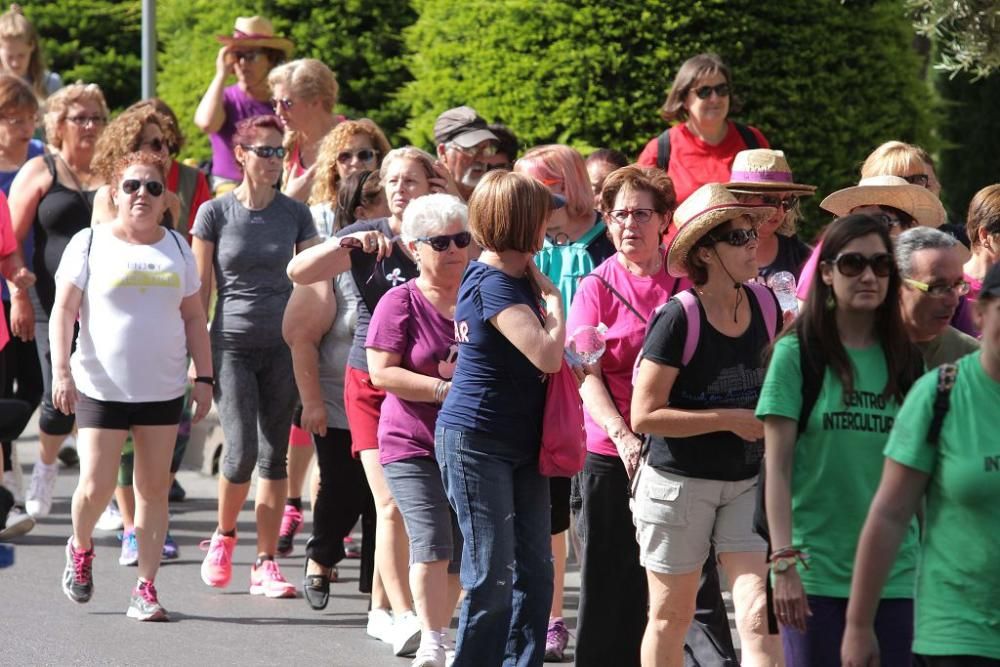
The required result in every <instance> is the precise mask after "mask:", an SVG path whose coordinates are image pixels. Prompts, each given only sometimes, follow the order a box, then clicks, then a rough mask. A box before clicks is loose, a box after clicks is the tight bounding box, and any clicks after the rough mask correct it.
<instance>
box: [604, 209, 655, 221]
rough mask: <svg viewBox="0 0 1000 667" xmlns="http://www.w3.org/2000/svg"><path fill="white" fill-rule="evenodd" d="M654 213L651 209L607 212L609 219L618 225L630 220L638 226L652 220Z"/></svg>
mask: <svg viewBox="0 0 1000 667" xmlns="http://www.w3.org/2000/svg"><path fill="white" fill-rule="evenodd" d="M654 213H656V211H654V210H653V209H651V208H620V209H618V210H616V211H608V215H609V216H611V219H612V220H614V221H615V222H617V223H618V224H620V225H624V224H625V223H626V222H628V219H629V218H632V219H633V220H635V221H636V222H637V223H638V224H640V225H644V224H646V223H647V222H649V221H650V220H651V219H652V218H653V214H654Z"/></svg>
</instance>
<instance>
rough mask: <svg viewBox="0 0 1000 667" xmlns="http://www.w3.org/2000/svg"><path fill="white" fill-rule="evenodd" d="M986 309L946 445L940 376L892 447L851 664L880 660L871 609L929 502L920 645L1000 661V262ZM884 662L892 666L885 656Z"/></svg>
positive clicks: (859, 571)
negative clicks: (939, 408)
mask: <svg viewBox="0 0 1000 667" xmlns="http://www.w3.org/2000/svg"><path fill="white" fill-rule="evenodd" d="M976 310H977V311H978V314H979V316H980V324H981V326H982V332H983V338H982V348H981V350H980V351H979V352H973V353H972V354H969V355H967V356H965V357H962V358H961V359H959V361H958V363H957V373H956V375H955V378H954V385H953V386H952V388H951V391H950V394H949V406H950V407H949V409H948V412H947V414H946V416H945V419H944V420H943V421H942V422H941V423H940V427H941V430H940V436H939V438H938V439H937V443H936V444H930V443H928V442H927V440H928V437H927V434H928V432H929V430H930V424H931V422H932V420H933V418H934V412H935V410H934V403H935V401H936V397H937V394H938V373H937V372H936V371H935V372H931V373H928V374H927V375H925V376H924V377H922V378H921V379H920V381H919V382H917V384H916V385H915V386H914V387H913V390H912V391H911V392H910V393H909V395H908V396H907V397H906V403H905V404H904V405H903V407H902V409H901V410H900V412H899V419H898V420H897V421H896V426H894V427H893V429H892V434H891V435H890V436H889V443H888V444H887V445H886V448H885V455H886V457H887V458H886V461H885V469H884V471H883V473H882V481H881V483H880V484H879V487H878V493H877V494H876V495H875V500H874V501H873V502H872V507H871V512H870V513H869V514H868V520H867V521H866V522H865V527H864V531H862V533H861V539H860V541H859V543H858V557H857V562H856V565H855V568H854V570H855V575H854V581H853V585H852V588H851V604H850V606H849V607H848V610H847V630H846V631H845V633H844V642H843V648H842V655H843V664H844V665H847V666H851V665H856V666H862V665H863V666H867V665H873V664H876V660H877V659H878V653H879V648H880V647H879V646H878V645H877V644H876V642H875V641H874V638H873V636H872V635H873V633H872V610H873V608H874V607H875V602H876V598H877V595H878V592H879V591H880V590H881V589H882V587H883V586H884V582H885V580H886V574H887V572H888V570H889V568H890V565H891V563H892V558H893V556H894V555H895V553H896V550H897V549H898V547H899V544H900V542H901V540H902V537H903V534H904V533H905V531H906V527H907V525H908V524H909V523H910V522H911V518H912V516H913V514H914V512H916V511H917V509H918V508H919V507H920V505H921V501H922V500H923V501H926V505H925V507H926V510H925V513H924V516H925V518H926V522H925V525H924V533H923V537H922V540H921V543H920V572H919V573H918V576H917V585H916V594H915V597H916V604H915V606H916V632H915V638H914V642H913V651H914V652H915V653H918V654H920V655H922V656H923V658H924V664H926V665H928V666H929V667H985V666H988V665H993V666H996V665H1000V610H998V607H997V603H996V595H997V590H998V589H1000V574H998V573H997V567H996V564H997V561H998V560H1000V542H998V541H997V535H1000V514H998V513H997V511H996V508H997V505H998V504H1000V484H998V483H997V482H998V481H1000V441H998V440H997V437H996V433H997V429H998V428H1000V417H998V416H997V411H996V406H997V405H1000V265H996V266H994V267H993V268H991V269H990V270H989V272H988V273H987V274H986V279H985V280H984V281H983V288H982V291H981V292H980V293H979V300H978V301H977V302H976ZM881 664H883V665H888V664H893V663H891V662H889V661H887V660H886V659H885V658H884V657H883V658H882V659H881Z"/></svg>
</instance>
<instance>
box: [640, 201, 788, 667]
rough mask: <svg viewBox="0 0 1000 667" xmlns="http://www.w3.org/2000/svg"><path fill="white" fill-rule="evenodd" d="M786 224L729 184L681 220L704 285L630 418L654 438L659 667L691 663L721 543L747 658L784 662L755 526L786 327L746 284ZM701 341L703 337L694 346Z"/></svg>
mask: <svg viewBox="0 0 1000 667" xmlns="http://www.w3.org/2000/svg"><path fill="white" fill-rule="evenodd" d="M774 213H775V210H774V209H773V208H771V207H766V206H747V205H743V204H740V203H739V202H738V201H737V200H736V198H735V197H734V196H733V195H732V194H731V193H730V192H729V191H728V190H727V189H726V188H725V186H724V185H721V184H718V183H710V184H708V185H704V186H702V187H701V188H699V189H698V190H696V191H695V192H694V193H693V194H692V195H691V196H690V197H689V198H688V199H687V200H685V201H684V203H683V204H681V205H680V206H679V207H678V208H677V211H676V212H675V213H674V222H675V224H676V225H677V226H678V231H677V235H676V236H675V237H674V239H673V241H672V242H671V244H670V248H669V250H668V252H667V271H668V272H669V273H670V274H671V275H673V276H676V277H688V278H690V279H691V281H692V282H693V283H694V285H695V286H694V288H693V289H692V290H689V291H688V292H687V293H682V294H681V295H678V296H677V297H674V298H673V299H671V300H670V301H669V302H667V304H666V305H665V306H664V307H663V308H661V309H660V310H659V311H657V313H656V314H655V315H654V316H653V318H652V322H651V323H650V325H649V330H648V332H647V334H646V339H645V341H644V342H643V348H642V352H641V354H640V356H639V363H638V368H637V377H636V382H635V392H634V394H633V397H632V410H631V413H632V414H631V416H632V426H633V428H634V430H635V431H636V432H638V433H646V434H649V435H650V436H651V437H650V438H649V439H648V442H649V451H648V454H647V455H646V457H645V461H644V464H643V466H642V468H641V469H640V471H639V472H638V473H637V477H636V480H635V485H634V487H633V488H634V490H635V506H634V519H633V520H634V522H635V525H636V538H637V540H638V541H639V559H640V563H641V564H642V565H643V566H644V567H645V568H646V572H647V580H648V584H649V603H650V608H649V621H648V624H647V626H646V632H645V635H644V637H643V642H642V664H643V665H644V666H646V667H652V666H653V665H669V666H671V667H673V666H675V665H676V666H679V665H681V664H683V644H684V635H685V632H686V630H687V627H688V624H689V623H690V621H691V617H692V616H693V614H694V606H695V595H696V593H697V589H698V581H699V575H700V573H701V568H702V564H703V563H704V562H705V559H706V558H707V557H708V555H709V549H710V547H711V546H712V545H713V544H714V546H715V549H716V551H717V553H718V555H719V562H720V563H721V565H722V566H723V568H724V569H725V570H726V573H727V575H728V579H729V581H730V582H732V584H733V601H734V604H735V606H736V625H737V630H738V631H739V634H740V640H741V644H742V648H743V656H744V659H745V660H746V661H747V663H748V664H779V663H780V660H781V647H780V645H779V642H778V640H777V638H776V637H771V636H768V635H767V634H766V627H767V624H766V623H765V621H764V607H765V604H764V597H765V593H764V577H765V576H766V574H767V563H766V561H765V558H764V554H765V552H766V551H767V545H766V544H765V542H764V540H763V539H761V538H760V537H759V536H758V535H756V534H755V533H754V532H753V528H752V524H753V521H752V518H753V512H754V504H755V500H754V496H755V491H754V490H755V487H756V483H757V472H758V469H759V467H760V460H761V456H762V453H763V443H762V441H761V438H762V437H763V427H762V426H761V424H760V422H758V421H756V420H755V419H754V416H753V407H754V405H755V404H756V402H757V394H758V392H759V391H760V386H761V383H762V382H763V380H764V365H763V360H762V355H761V351H762V350H763V349H764V348H765V347H766V346H767V345H768V343H769V339H770V337H771V336H772V335H773V333H774V332H775V331H776V330H777V329H779V328H780V326H781V315H780V310H779V308H778V304H777V301H776V299H775V298H774V295H773V294H771V293H770V292H768V291H767V289H766V288H764V287H763V286H760V285H753V286H748V285H744V281H748V280H751V279H753V278H755V277H756V276H757V242H756V241H757V226H758V225H759V224H760V223H762V222H763V221H765V220H768V219H770V218H771V217H772V216H773V215H774ZM685 294H686V295H687V296H685ZM692 297H693V298H692ZM688 312H692V313H697V321H689V320H688V315H687V313H688ZM772 318H773V319H772ZM692 331H698V332H699V334H698V335H697V337H696V338H694V339H693V341H694V342H695V343H696V344H695V345H692V344H691V343H692V339H691V338H689V337H688V335H689V332H692Z"/></svg>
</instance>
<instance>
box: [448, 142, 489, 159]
mask: <svg viewBox="0 0 1000 667" xmlns="http://www.w3.org/2000/svg"><path fill="white" fill-rule="evenodd" d="M447 147H448V148H453V149H455V150H456V151H458V152H459V153H461V154H462V155H465V156H467V157H476V156H480V157H493V156H494V155H496V154H497V147H496V144H492V143H488V144H486V145H485V146H473V147H471V148H466V147H464V146H459V145H458V144H456V143H454V142H452V143H450V144H448V146H447Z"/></svg>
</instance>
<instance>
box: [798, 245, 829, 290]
mask: <svg viewBox="0 0 1000 667" xmlns="http://www.w3.org/2000/svg"><path fill="white" fill-rule="evenodd" d="M822 251H823V242H822V241H818V242H817V243H816V247H815V248H813V251H812V254H811V255H809V259H808V260H806V263H805V264H803V265H802V273H800V274H799V286H798V287H797V288H796V290H795V296H796V297H798V299H799V301H805V300H806V297H808V296H809V289H810V288H811V286H812V281H813V279H814V278H815V277H816V269H817V267H819V254H820V253H821V252H822Z"/></svg>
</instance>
